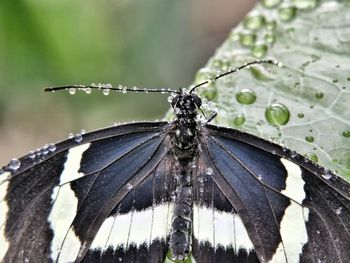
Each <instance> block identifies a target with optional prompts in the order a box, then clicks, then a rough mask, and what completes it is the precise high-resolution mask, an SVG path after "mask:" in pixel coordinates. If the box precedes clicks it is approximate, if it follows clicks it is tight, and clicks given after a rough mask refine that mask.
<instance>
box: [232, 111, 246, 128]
mask: <svg viewBox="0 0 350 263" xmlns="http://www.w3.org/2000/svg"><path fill="white" fill-rule="evenodd" d="M244 123H245V116H244V115H243V114H239V115H238V116H237V117H236V118H234V120H233V124H234V125H236V126H241V125H243V124H244Z"/></svg>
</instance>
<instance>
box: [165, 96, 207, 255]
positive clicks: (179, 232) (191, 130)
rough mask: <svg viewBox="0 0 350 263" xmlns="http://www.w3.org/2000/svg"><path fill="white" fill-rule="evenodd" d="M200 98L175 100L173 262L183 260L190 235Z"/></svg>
mask: <svg viewBox="0 0 350 263" xmlns="http://www.w3.org/2000/svg"><path fill="white" fill-rule="evenodd" d="M200 106H201V100H200V98H199V97H198V96H197V95H195V94H187V93H184V92H183V93H181V94H179V95H177V96H176V97H174V99H173V101H172V107H173V109H174V114H175V116H176V118H175V120H174V136H173V153H174V155H175V158H176V159H178V160H179V163H178V167H176V188H175V193H174V214H173V217H172V224H171V233H170V242H169V245H170V250H171V252H172V257H173V259H176V260H183V259H185V258H186V257H187V256H188V254H189V253H190V247H191V233H192V204H193V185H192V172H193V171H192V170H193V169H192V166H193V163H194V162H195V160H194V159H195V158H194V156H197V154H196V153H197V146H198V142H197V139H196V138H197V130H198V127H197V125H198V124H197V121H196V117H197V110H198V108H199V107H200Z"/></svg>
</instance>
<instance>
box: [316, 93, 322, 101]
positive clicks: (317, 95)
mask: <svg viewBox="0 0 350 263" xmlns="http://www.w3.org/2000/svg"><path fill="white" fill-rule="evenodd" d="M315 97H316V99H318V100H320V99H323V93H322V92H316V94H315Z"/></svg>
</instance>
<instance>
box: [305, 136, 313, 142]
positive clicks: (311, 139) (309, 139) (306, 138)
mask: <svg viewBox="0 0 350 263" xmlns="http://www.w3.org/2000/svg"><path fill="white" fill-rule="evenodd" d="M305 141H307V142H310V143H312V142H314V141H315V138H314V137H313V136H311V135H308V136H306V137H305Z"/></svg>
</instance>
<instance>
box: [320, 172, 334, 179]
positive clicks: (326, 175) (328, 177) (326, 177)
mask: <svg viewBox="0 0 350 263" xmlns="http://www.w3.org/2000/svg"><path fill="white" fill-rule="evenodd" d="M322 177H323V178H324V179H326V180H329V179H331V178H332V174H331V173H330V172H329V171H328V170H325V172H324V174H322Z"/></svg>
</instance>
